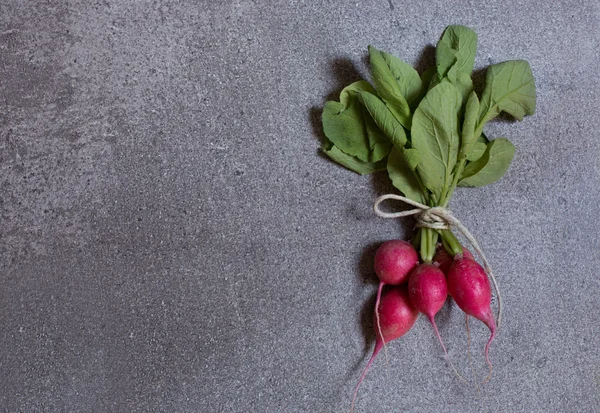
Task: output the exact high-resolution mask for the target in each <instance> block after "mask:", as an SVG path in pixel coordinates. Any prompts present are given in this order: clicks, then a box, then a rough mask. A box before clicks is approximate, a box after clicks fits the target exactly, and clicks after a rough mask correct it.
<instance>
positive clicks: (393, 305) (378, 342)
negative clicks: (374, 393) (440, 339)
mask: <svg viewBox="0 0 600 413" xmlns="http://www.w3.org/2000/svg"><path fill="white" fill-rule="evenodd" d="M418 316H419V311H418V310H417V309H416V308H415V307H414V306H413V305H412V304H411V302H410V299H409V297H408V291H407V289H406V287H404V286H402V287H392V288H390V289H388V290H387V291H385V293H384V294H383V295H382V296H381V302H380V303H379V311H377V310H376V312H375V317H373V324H374V327H375V326H376V325H377V319H379V328H377V327H376V328H375V335H376V339H375V349H374V350H373V355H372V356H371V358H370V359H369V362H368V363H367V367H365V370H364V371H363V373H362V375H361V376H360V380H359V381H358V384H357V385H356V389H355V390H354V396H353V397H352V410H354V401H355V400H356V395H357V394H358V388H359V387H360V384H361V383H362V381H363V379H364V378H365V375H366V374H367V371H368V370H369V367H371V364H372V363H373V360H375V357H376V356H377V354H378V353H379V352H380V351H381V349H382V348H383V345H384V343H389V342H390V341H392V340H395V339H397V338H400V337H402V336H403V335H404V334H406V333H408V331H409V330H410V329H411V328H412V326H413V325H414V324H415V322H416V321H417V317H418Z"/></svg>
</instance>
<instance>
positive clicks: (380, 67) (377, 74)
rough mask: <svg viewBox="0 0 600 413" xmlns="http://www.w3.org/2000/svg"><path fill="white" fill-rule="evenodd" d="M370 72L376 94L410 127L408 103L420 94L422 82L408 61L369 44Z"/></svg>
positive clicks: (397, 117) (403, 123)
mask: <svg viewBox="0 0 600 413" xmlns="http://www.w3.org/2000/svg"><path fill="white" fill-rule="evenodd" d="M369 56H370V63H371V73H372V76H373V83H375V88H376V89H377V94H378V95H379V96H380V97H381V99H383V101H384V102H385V103H386V105H387V106H388V108H389V109H390V111H391V112H392V114H393V115H394V116H395V117H396V119H398V121H400V123H402V125H404V126H405V127H406V128H407V129H410V123H411V122H410V121H411V119H410V104H411V103H412V102H414V101H415V100H416V99H417V98H418V97H419V95H420V93H421V89H422V88H423V82H422V80H421V78H420V77H419V74H418V73H417V71H416V70H415V69H414V68H413V67H412V66H411V65H409V64H408V63H406V62H404V61H403V60H402V59H399V58H398V57H395V56H392V55H391V54H389V53H385V52H381V51H379V50H377V49H375V48H374V47H373V46H369Z"/></svg>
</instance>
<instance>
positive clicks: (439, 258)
mask: <svg viewBox="0 0 600 413" xmlns="http://www.w3.org/2000/svg"><path fill="white" fill-rule="evenodd" d="M463 257H466V258H470V259H472V260H474V259H475V257H473V254H471V251H469V250H468V249H467V248H465V247H463ZM453 261H454V258H453V257H452V256H451V255H450V254H449V253H448V251H446V248H444V247H443V246H440V247H439V248H438V250H437V252H436V254H435V257H434V258H433V262H434V263H437V265H438V267H439V268H440V270H442V272H443V273H444V274H448V270H449V269H450V266H451V265H452V262H453Z"/></svg>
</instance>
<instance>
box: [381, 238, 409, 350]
mask: <svg viewBox="0 0 600 413" xmlns="http://www.w3.org/2000/svg"><path fill="white" fill-rule="evenodd" d="M418 264H419V255H418V254H417V250H415V248H414V247H413V246H412V244H410V243H409V242H406V241H402V240H390V241H386V242H384V243H383V244H381V246H380V247H379V248H378V249H377V252H376V253H375V273H376V274H377V277H379V280H380V281H379V288H378V289H377V300H376V301H375V321H376V323H375V325H376V326H377V330H378V335H380V336H383V337H384V338H383V340H382V343H381V344H382V346H385V343H386V340H385V336H384V335H383V334H382V331H381V326H380V320H379V313H380V312H379V305H380V300H381V291H382V290H383V286H384V285H386V284H389V285H399V284H402V283H404V282H406V281H408V276H409V274H410V272H411V271H412V270H413V268H415V267H416V266H417V265H418Z"/></svg>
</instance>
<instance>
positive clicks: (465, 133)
mask: <svg viewBox="0 0 600 413" xmlns="http://www.w3.org/2000/svg"><path fill="white" fill-rule="evenodd" d="M478 116H479V99H478V98H477V94H476V93H475V92H471V94H470V95H469V99H468V100H467V105H466V107H465V119H464V121H463V127H462V136H461V138H462V139H461V143H460V159H464V158H467V159H468V158H469V155H470V153H471V150H472V148H473V145H474V143H475V141H476V140H477V138H478V137H477V136H475V126H476V124H477V118H478Z"/></svg>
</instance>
